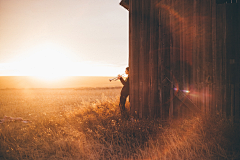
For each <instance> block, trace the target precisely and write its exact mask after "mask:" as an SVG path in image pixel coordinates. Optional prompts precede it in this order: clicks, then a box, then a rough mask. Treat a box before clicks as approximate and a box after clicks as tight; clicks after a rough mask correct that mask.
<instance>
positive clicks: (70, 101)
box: [0, 87, 240, 160]
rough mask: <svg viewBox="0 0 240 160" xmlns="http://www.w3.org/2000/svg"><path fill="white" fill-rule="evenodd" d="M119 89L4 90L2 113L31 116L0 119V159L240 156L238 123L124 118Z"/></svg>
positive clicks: (1, 93) (182, 159)
mask: <svg viewBox="0 0 240 160" xmlns="http://www.w3.org/2000/svg"><path fill="white" fill-rule="evenodd" d="M120 89H121V88H119V87H116V88H88V89H87V88H82V89H3V90H0V119H2V118H4V116H5V115H6V116H11V117H21V118H23V119H24V120H30V121H31V122H30V123H23V122H22V121H13V122H3V123H1V124H0V159H11V160H12V159H13V160H15V159H16V160H17V159H92V160H93V159H94V160H96V159H148V160H152V159H156V160H158V159H180V160H186V159H192V160H193V159H194V160H195V159H201V160H202V159H204V160H205V159H208V160H210V159H220V160H221V159H235V160H237V159H240V137H239V134H240V125H239V124H235V125H233V123H232V122H231V121H229V120H227V119H224V118H221V117H219V116H217V115H216V116H215V117H193V118H191V119H188V120H179V121H177V122H171V123H163V122H161V120H158V119H156V120H151V121H150V120H136V119H131V117H129V119H126V120H124V119H122V118H121V115H120V114H119V108H118V102H119V92H120ZM127 109H128V110H129V103H127Z"/></svg>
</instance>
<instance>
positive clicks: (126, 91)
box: [120, 77, 129, 96]
mask: <svg viewBox="0 0 240 160" xmlns="http://www.w3.org/2000/svg"><path fill="white" fill-rule="evenodd" d="M120 81H121V83H122V84H123V88H122V91H121V95H125V96H127V95H129V77H127V78H126V80H124V79H123V78H122V77H121V78H120Z"/></svg>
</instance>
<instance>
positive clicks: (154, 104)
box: [149, 0, 160, 118]
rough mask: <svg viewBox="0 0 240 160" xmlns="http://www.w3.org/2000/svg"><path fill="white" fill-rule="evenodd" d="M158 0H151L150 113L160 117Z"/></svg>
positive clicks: (153, 116) (154, 116)
mask: <svg viewBox="0 0 240 160" xmlns="http://www.w3.org/2000/svg"><path fill="white" fill-rule="evenodd" d="M155 2H156V0H151V10H150V52H149V78H150V82H149V83H150V93H149V115H150V117H151V118H156V117H159V116H160V115H159V105H160V104H159V93H158V76H157V75H158V36H159V33H158V26H159V23H158V9H157V7H156V5H155V4H156V3H155Z"/></svg>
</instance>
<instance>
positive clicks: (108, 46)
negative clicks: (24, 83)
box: [0, 0, 128, 76]
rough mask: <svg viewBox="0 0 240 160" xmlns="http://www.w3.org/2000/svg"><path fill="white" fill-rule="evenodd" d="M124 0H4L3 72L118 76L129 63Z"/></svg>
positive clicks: (0, 24) (0, 14)
mask: <svg viewBox="0 0 240 160" xmlns="http://www.w3.org/2000/svg"><path fill="white" fill-rule="evenodd" d="M119 2H120V0H0V76H5V75H49V76H50V75H93V76H94V75H95V76H114V75H117V74H120V73H123V72H124V70H125V67H126V66H127V65H128V11H127V10H126V9H124V8H123V7H122V6H120V5H119Z"/></svg>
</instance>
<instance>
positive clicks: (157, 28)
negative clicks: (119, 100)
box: [120, 0, 240, 120]
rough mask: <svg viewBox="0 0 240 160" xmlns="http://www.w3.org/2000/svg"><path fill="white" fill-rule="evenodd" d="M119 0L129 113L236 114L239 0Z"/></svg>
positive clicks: (239, 66)
mask: <svg viewBox="0 0 240 160" xmlns="http://www.w3.org/2000/svg"><path fill="white" fill-rule="evenodd" d="M238 1H239V2H238ZM120 5H122V6H123V7H124V8H126V9H127V10H128V11H129V43H130V44H129V67H130V78H129V80H130V110H131V114H132V115H133V116H136V117H138V118H156V117H158V118H159V117H160V118H162V119H163V120H168V119H172V118H181V117H186V116H187V115H189V114H209V113H210V114H211V113H217V114H221V115H222V116H226V117H229V118H233V119H234V120H238V119H239V117H240V109H239V107H240V105H239V100H240V96H239V90H240V88H239V81H240V78H239V72H240V37H239V32H240V30H239V29H240V10H239V8H240V0H122V1H121V2H120Z"/></svg>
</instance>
